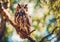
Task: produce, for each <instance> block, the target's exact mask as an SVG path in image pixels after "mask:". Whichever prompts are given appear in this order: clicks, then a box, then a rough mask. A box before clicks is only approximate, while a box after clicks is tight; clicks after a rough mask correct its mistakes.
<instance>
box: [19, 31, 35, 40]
mask: <svg viewBox="0 0 60 42" xmlns="http://www.w3.org/2000/svg"><path fill="white" fill-rule="evenodd" d="M34 31H35V30H32V31H31V32H30V33H29V34H27V33H25V32H23V31H20V32H19V35H20V38H22V39H26V38H28V37H30V34H31V33H32V32H34Z"/></svg>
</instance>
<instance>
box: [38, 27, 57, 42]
mask: <svg viewBox="0 0 60 42" xmlns="http://www.w3.org/2000/svg"><path fill="white" fill-rule="evenodd" d="M56 29H57V27H55V28H54V29H53V31H52V32H51V33H50V34H48V35H47V36H45V37H43V38H42V39H41V40H40V41H39V42H43V40H44V39H45V38H47V37H49V36H50V35H52V34H53V33H54V31H55V30H56Z"/></svg>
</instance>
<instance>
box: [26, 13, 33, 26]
mask: <svg viewBox="0 0 60 42" xmlns="http://www.w3.org/2000/svg"><path fill="white" fill-rule="evenodd" d="M27 19H28V25H29V26H32V19H31V16H29V15H28V14H27Z"/></svg>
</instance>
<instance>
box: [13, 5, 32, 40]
mask: <svg viewBox="0 0 60 42" xmlns="http://www.w3.org/2000/svg"><path fill="white" fill-rule="evenodd" d="M27 12H28V7H27V4H18V5H17V8H16V12H15V19H14V21H15V23H16V24H17V25H18V27H17V28H16V31H17V33H18V34H19V35H20V37H21V38H22V39H25V38H26V37H25V36H24V35H23V34H22V32H21V31H23V32H24V33H25V34H27V35H28V36H30V27H31V23H32V22H31V17H30V16H29V15H28V14H27Z"/></svg>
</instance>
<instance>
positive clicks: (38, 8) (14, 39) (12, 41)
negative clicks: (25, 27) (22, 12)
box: [0, 0, 60, 42]
mask: <svg viewBox="0 0 60 42" xmlns="http://www.w3.org/2000/svg"><path fill="white" fill-rule="evenodd" d="M3 1H4V0H3ZM18 3H21V4H22V3H24V4H28V13H29V15H30V16H31V18H32V27H31V30H33V29H35V30H36V31H35V32H33V33H32V35H31V36H32V37H33V38H34V39H35V40H37V41H39V40H41V39H42V38H43V37H44V36H46V35H48V34H49V33H51V32H52V30H53V29H54V27H56V26H60V19H58V17H59V18H60V0H10V10H9V13H10V15H11V17H12V19H14V14H15V10H16V6H17V4H18ZM0 17H1V16H0ZM0 21H1V19H0ZM6 25H7V28H6V31H5V35H4V38H5V40H6V42H29V41H28V40H27V39H25V40H23V39H21V38H20V37H19V35H18V34H17V33H16V30H15V29H14V27H13V26H12V25H10V23H9V22H7V23H6ZM59 34H60V28H58V29H56V31H55V32H54V34H52V35H51V36H49V37H47V38H46V39H44V42H48V40H50V41H49V42H60V37H55V36H57V35H59ZM53 37H55V38H54V39H52V38H53ZM51 39H52V40H51Z"/></svg>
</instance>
